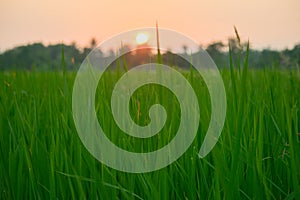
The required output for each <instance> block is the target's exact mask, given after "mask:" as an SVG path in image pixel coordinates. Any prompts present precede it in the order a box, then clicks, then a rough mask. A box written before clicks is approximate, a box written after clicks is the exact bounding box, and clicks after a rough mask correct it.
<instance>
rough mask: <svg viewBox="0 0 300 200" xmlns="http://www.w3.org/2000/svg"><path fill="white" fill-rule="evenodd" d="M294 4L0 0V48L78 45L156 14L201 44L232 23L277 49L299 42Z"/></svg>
mask: <svg viewBox="0 0 300 200" xmlns="http://www.w3.org/2000/svg"><path fill="white" fill-rule="evenodd" d="M299 8H300V1H299V0H285V1H283V0H252V1H240V0H229V1H224V0H206V1H200V0H184V1H179V0H150V1H143V0H126V1H116V0H86V1H80V2H79V1H75V0H66V1H58V0H1V1H0V51H1V52H2V51H4V50H5V49H8V48H12V47H14V46H16V45H20V44H26V43H28V42H36V41H43V42H44V43H45V44H49V43H57V42H61V41H64V42H66V43H70V42H72V41H76V42H77V43H78V44H79V46H83V45H86V44H88V42H89V40H90V39H91V37H95V38H96V39H97V40H98V41H99V42H100V41H101V40H104V39H106V38H108V37H110V36H111V35H114V34H117V33H119V32H121V31H125V30H129V29H135V28H140V27H149V26H155V21H156V20H158V23H159V26H160V27H164V28H170V29H174V30H177V31H180V32H182V33H184V34H186V35H188V36H190V37H192V38H193V39H195V40H196V41H199V43H201V44H204V45H205V44H207V43H209V42H211V41H215V40H226V38H228V36H231V35H233V34H234V31H233V26H234V25H235V26H236V27H237V28H238V30H239V32H240V35H241V37H242V39H245V40H247V39H248V38H249V39H250V42H251V43H252V46H253V47H255V48H263V47H271V48H276V49H282V48H286V47H293V45H294V44H295V43H300V12H299Z"/></svg>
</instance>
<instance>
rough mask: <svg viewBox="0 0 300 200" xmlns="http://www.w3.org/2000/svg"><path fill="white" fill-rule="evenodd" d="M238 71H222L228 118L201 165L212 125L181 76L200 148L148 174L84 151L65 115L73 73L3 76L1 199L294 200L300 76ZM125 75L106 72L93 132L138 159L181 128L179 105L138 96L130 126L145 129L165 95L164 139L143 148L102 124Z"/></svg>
mask: <svg viewBox="0 0 300 200" xmlns="http://www.w3.org/2000/svg"><path fill="white" fill-rule="evenodd" d="M66 49H67V48H64V52H65V53H66V52H67V50H66ZM60 50H61V47H60ZM249 56H250V55H249ZM246 58H247V56H246ZM240 69H241V70H240V71H239V70H237V69H235V68H233V67H232V68H231V70H228V69H226V68H224V69H222V70H221V73H222V77H223V79H224V83H225V88H226V92H227V100H228V109H227V117H226V122H225V126H224V129H223V132H222V135H221V137H220V140H219V142H218V144H217V145H216V146H215V148H214V149H213V151H212V152H211V153H210V154H209V155H208V156H207V157H205V158H204V159H199V157H198V155H197V153H198V151H199V147H200V145H201V142H202V140H203V137H204V135H205V133H206V130H207V126H208V123H209V121H210V106H209V105H210V100H209V94H208V91H207V89H206V86H205V84H204V82H203V81H202V79H201V77H200V75H199V74H197V73H196V72H195V71H193V70H190V71H182V73H183V74H184V75H185V76H186V77H187V78H188V80H189V81H190V83H191V84H192V86H193V88H194V90H195V91H196V93H197V96H198V98H199V104H200V112H201V114H200V116H201V119H200V127H199V130H198V134H197V138H196V139H195V141H194V142H193V144H192V145H191V147H190V148H189V149H188V151H187V152H186V153H185V154H184V155H183V156H182V157H181V158H180V159H178V160H177V161H176V162H174V163H173V164H171V165H170V166H168V167H166V168H164V169H161V170H159V171H155V172H151V173H146V174H130V173H123V172H119V171H116V170H113V169H110V168H108V167H106V166H105V165H103V164H101V163H100V162H98V161H97V160H95V159H94V158H93V157H92V156H91V155H90V154H89V153H88V152H87V150H86V149H85V148H84V146H83V145H82V143H81V141H80V139H79V137H78V135H77V132H76V129H75V127H74V123H73V118H72V110H71V101H72V99H71V94H72V93H71V88H72V84H73V82H74V78H75V73H73V72H68V71H67V72H66V73H65V74H62V73H61V72H47V73H45V72H31V73H30V72H14V71H11V72H1V73H0V90H1V91H2V92H1V93H0V102H1V104H0V130H1V131H0V160H1V162H0V180H1V183H0V198H1V199H28V198H36V199H49V198H52V199H56V198H58V199H71V198H72V199H86V198H88V199H99V198H100V199H299V198H300V197H299V191H300V188H299V185H300V183H299V182H300V181H299V180H300V173H299V172H300V167H299V166H300V154H299V152H300V136H299V133H300V109H299V108H300V106H299V103H300V102H299V99H300V71H299V70H298V71H296V70H294V71H284V70H278V69H268V68H265V69H264V70H254V69H248V66H247V60H245V61H244V66H241V67H240ZM122 73H124V72H123V71H120V70H115V71H108V72H106V73H105V75H104V77H103V80H100V82H99V85H98V90H97V91H98V92H97V97H96V102H97V104H96V108H95V109H96V112H97V114H98V115H99V116H103V114H104V116H107V118H106V119H103V118H100V119H99V122H100V123H101V125H102V126H103V128H104V130H105V132H106V133H107V135H108V137H110V139H111V140H112V141H114V142H115V143H117V144H119V145H120V146H122V148H126V149H129V150H135V151H137V152H140V151H143V150H149V149H150V150H151V149H152V148H153V147H157V146H160V145H164V142H168V141H169V140H170V139H171V138H172V135H169V134H172V133H173V131H174V130H176V127H177V126H178V121H180V120H179V114H178V113H179V112H180V110H179V109H180V108H179V107H178V106H177V104H176V103H175V104H174V105H173V106H174V107H168V106H171V105H172V102H174V101H173V100H172V99H173V98H174V97H173V96H172V94H170V93H168V92H167V91H166V89H164V88H162V87H157V86H153V87H152V86H151V87H150V86H145V87H144V88H141V89H140V90H139V91H137V92H136V93H135V94H134V95H133V97H132V101H131V114H132V117H133V119H134V120H135V121H136V122H137V123H139V124H147V123H148V121H147V118H148V117H147V112H148V108H149V105H152V104H153V103H155V102H156V101H157V99H159V98H156V97H157V95H158V94H163V95H164V96H163V98H160V99H162V101H164V102H163V103H162V104H163V105H166V108H167V110H168V117H169V118H168V120H169V121H168V122H167V123H168V126H169V129H165V130H164V131H163V132H162V134H161V135H160V136H159V137H158V138H157V139H158V140H148V141H147V142H146V143H144V144H146V147H143V146H139V142H138V141H134V140H133V139H132V138H128V137H126V136H125V134H124V133H122V132H121V131H120V130H119V129H118V128H117V127H116V126H115V124H114V122H113V120H111V118H110V117H109V114H106V112H109V109H105V107H107V106H108V107H109V105H110V104H106V103H105V102H106V101H108V102H109V98H110V92H111V89H112V88H113V87H114V84H115V82H116V81H117V80H118V78H119V77H120V76H121V75H122ZM160 90H163V92H159V91H160ZM138 112H140V113H141V115H140V117H138V115H137V113H138ZM136 144H137V146H135V145H136ZM147 145H148V147H149V149H147ZM143 148H146V149H143ZM107 153H109V152H107Z"/></svg>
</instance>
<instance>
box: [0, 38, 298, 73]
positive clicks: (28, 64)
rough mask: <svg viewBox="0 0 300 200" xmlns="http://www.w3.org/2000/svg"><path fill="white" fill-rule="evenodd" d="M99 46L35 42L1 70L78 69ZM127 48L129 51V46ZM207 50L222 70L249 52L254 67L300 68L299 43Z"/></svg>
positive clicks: (0, 61) (148, 55) (143, 55)
mask: <svg viewBox="0 0 300 200" xmlns="http://www.w3.org/2000/svg"><path fill="white" fill-rule="evenodd" d="M95 46H96V40H95V39H92V40H91V42H90V45H89V47H85V48H83V49H79V48H78V47H76V44H71V45H65V44H55V45H49V46H45V45H43V44H42V43H34V44H29V45H25V46H18V47H15V48H13V49H10V50H7V51H5V52H3V53H2V54H0V70H41V71H43V70H60V69H61V67H62V57H64V62H63V63H64V65H65V67H66V69H68V70H76V69H78V68H79V66H80V64H81V63H82V61H83V60H84V58H85V57H86V56H87V55H88V53H89V52H90V51H91V50H92V49H93V48H95ZM123 48H126V46H125V47H123ZM202 48H203V47H202ZM182 49H183V52H184V50H185V49H186V47H185V46H183V47H182ZM204 49H205V50H206V51H207V52H208V53H209V55H210V56H211V57H212V58H213V60H214V61H215V63H216V65H217V66H218V67H219V68H224V67H228V66H229V56H230V55H231V56H232V59H233V62H235V63H236V62H239V61H240V60H243V59H242V57H244V56H245V54H246V53H248V55H249V65H248V66H249V67H251V68H269V67H277V68H288V69H294V68H298V67H299V65H300V44H296V45H295V46H294V47H293V48H292V49H285V50H281V51H278V50H271V49H263V50H255V49H251V48H250V49H248V50H247V43H245V42H244V43H241V41H240V39H239V38H229V40H228V42H227V43H224V42H222V41H216V42H213V43H211V44H209V45H207V46H206V47H205V48H204ZM111 54H113V52H111ZM155 56H156V55H154V54H153V53H152V51H150V50H144V51H139V52H135V53H130V54H128V55H126V60H127V62H129V63H131V64H132V65H137V64H141V63H143V62H145V59H146V60H147V59H149V60H151V59H152V60H153V59H154V57H155ZM161 56H162V60H163V61H164V63H166V64H169V65H174V66H177V67H183V68H187V67H189V64H188V63H186V62H184V61H183V60H182V59H181V58H180V57H179V56H176V55H175V54H172V53H171V52H168V51H167V52H165V53H163V54H162V55H161ZM141 59H144V60H141Z"/></svg>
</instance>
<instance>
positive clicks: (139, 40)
mask: <svg viewBox="0 0 300 200" xmlns="http://www.w3.org/2000/svg"><path fill="white" fill-rule="evenodd" d="M148 39H149V38H148V36H147V35H146V34H144V33H139V34H138V35H137V36H136V38H135V40H136V43H137V44H139V45H141V44H145V43H146V42H147V41H148Z"/></svg>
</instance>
